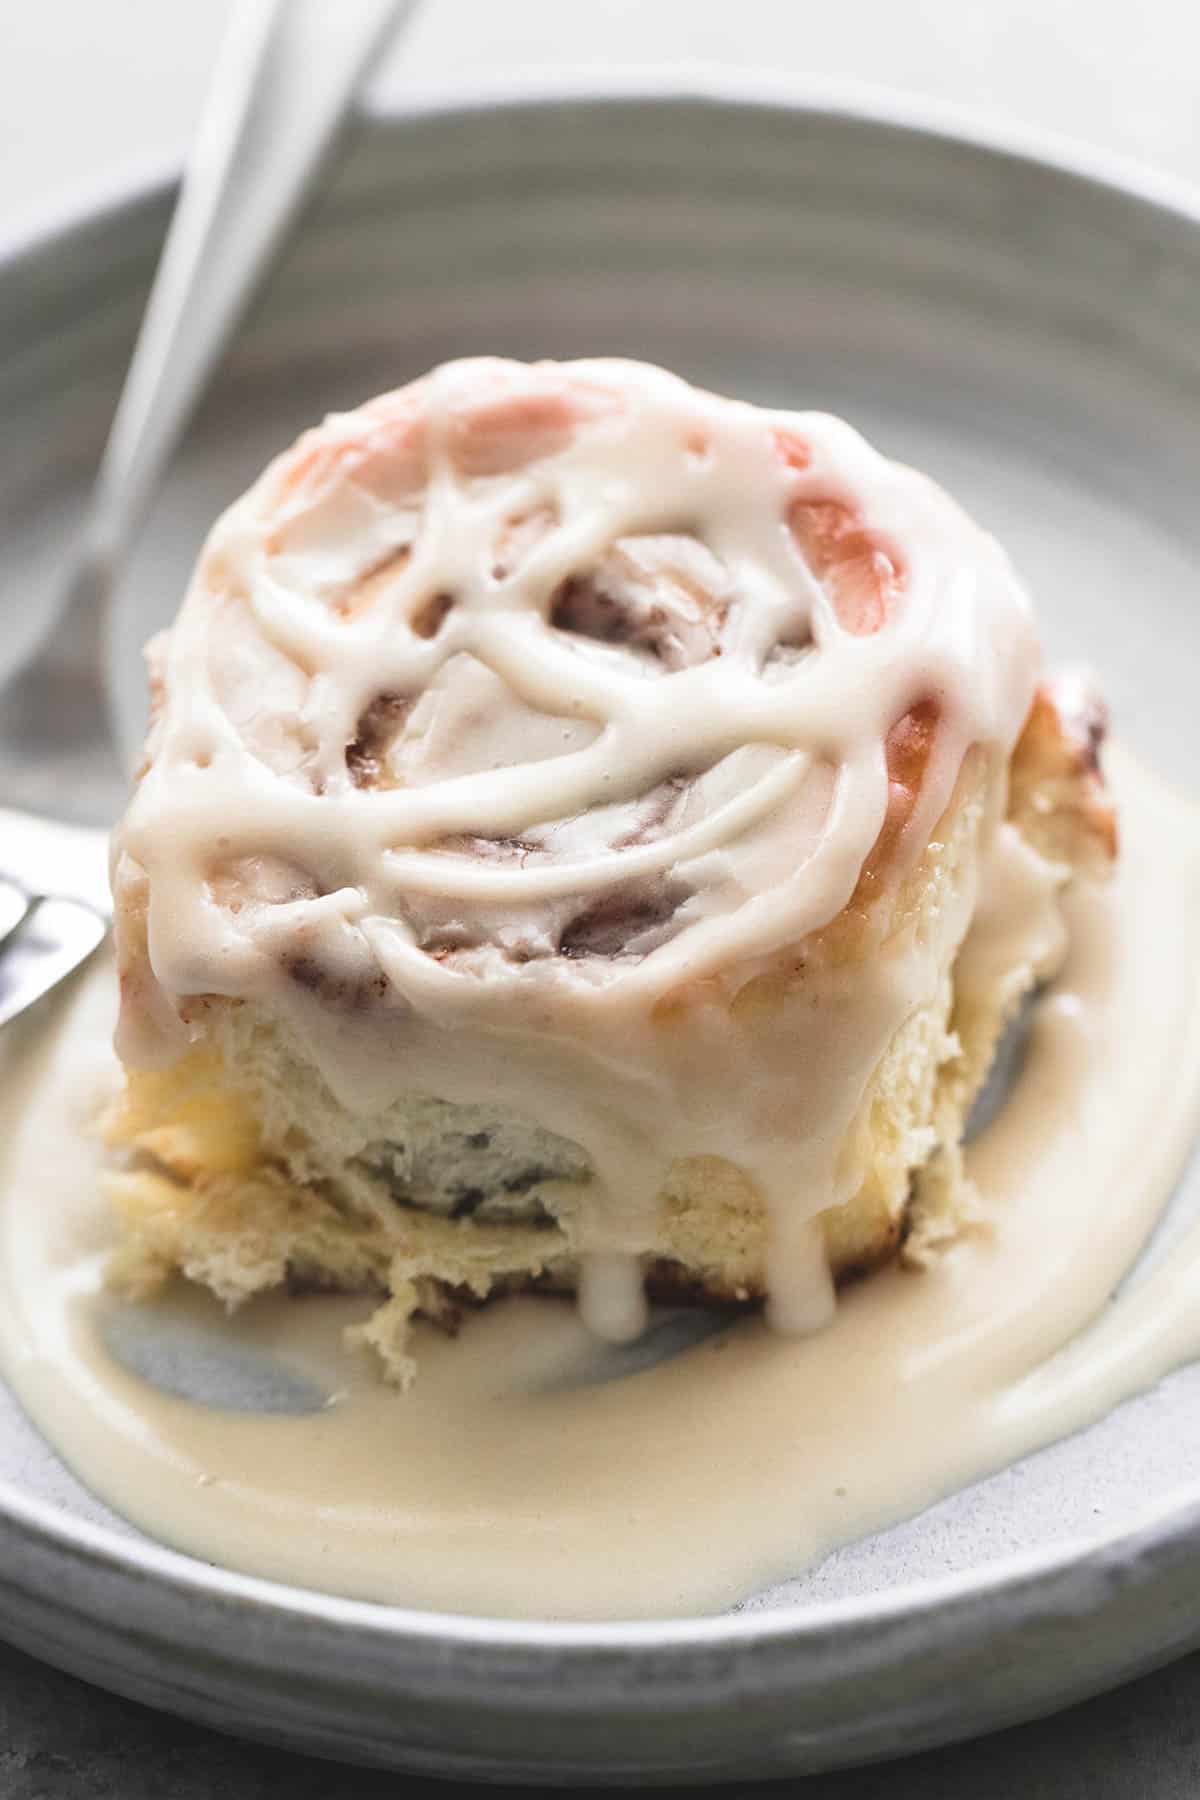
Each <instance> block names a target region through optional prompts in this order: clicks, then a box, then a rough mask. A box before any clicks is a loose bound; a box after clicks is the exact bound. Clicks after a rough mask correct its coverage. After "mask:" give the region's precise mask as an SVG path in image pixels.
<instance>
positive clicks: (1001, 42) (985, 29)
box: [0, 0, 1200, 1800]
mask: <svg viewBox="0 0 1200 1800" xmlns="http://www.w3.org/2000/svg"><path fill="white" fill-rule="evenodd" d="M228 3H229V0H169V3H168V4H163V0H104V3H103V4H100V5H97V4H96V0H38V4H37V5H36V6H17V5H15V4H13V5H9V6H6V7H0V241H2V240H3V239H4V238H5V237H6V236H7V235H9V234H10V233H11V232H14V231H19V230H20V229H21V228H22V227H23V226H25V225H26V224H29V223H32V222H34V221H36V220H37V219H39V218H42V217H44V216H45V215H46V213H47V211H48V210H49V211H57V210H59V209H60V208H62V207H63V206H69V205H70V204H71V203H72V201H73V200H74V199H75V198H76V197H77V196H78V195H79V194H80V192H87V191H92V192H94V191H96V189H97V186H99V187H101V188H103V187H105V186H111V185H112V184H113V183H114V182H116V181H119V180H120V179H121V178H122V177H123V175H125V174H126V173H127V172H131V171H135V170H138V169H141V168H144V167H146V166H147V165H148V164H159V165H161V164H162V163H164V162H167V161H170V160H172V159H175V160H177V159H178V158H179V156H180V155H181V153H182V150H183V147H184V145H185V143H186V141H187V138H188V134H189V132H190V130H191V126H192V122H193V120H194V118H195V114H196V109H197V106H198V104H199V99H200V95H201V93H202V91H203V87H204V82H205V79H206V76H207V72H208V68H209V64H210V61H211V58H212V54H213V51H214V48H215V45H216V42H217V38H218V36H219V33H220V30H221V27H222V23H223V19H224V15H225V13H226V11H227V9H228ZM342 3H343V4H353V0H342ZM1198 50H1200V9H1197V8H1195V7H1194V6H1193V5H1192V4H1190V0H1140V3H1139V5H1138V7H1137V9H1136V14H1135V15H1131V9H1130V7H1129V5H1128V0H1088V4H1087V5H1082V4H1081V3H1080V0H967V4H964V3H963V0H903V3H902V4H901V3H899V0H839V4H838V5H837V6H836V7H828V6H816V5H808V4H802V3H800V0H739V4H738V5H737V6H736V7H731V6H729V5H728V4H727V3H726V0H589V3H588V5H587V6H568V5H563V4H562V0H505V3H504V5H503V6H499V5H494V4H492V3H491V0H426V5H425V8H424V11H423V13H422V14H421V15H420V17H419V20H418V23H417V25H416V27H415V29H414V31H413V33H412V35H411V37H410V39H409V41H408V43H407V44H406V45H404V46H402V54H401V55H400V56H396V57H392V58H391V59H390V60H389V62H388V64H387V66H386V67H385V68H383V69H382V70H381V71H380V74H379V77H378V88H379V91H380V92H381V93H382V94H384V95H390V96H397V97H398V96H401V95H404V94H412V93H418V92H420V91H421V90H422V89H423V88H424V87H426V86H428V85H429V84H430V83H433V82H441V81H443V80H445V79H446V78H448V77H465V78H468V79H469V78H471V77H473V76H481V75H486V76H492V75H495V74H497V73H498V72H504V71H508V70H515V69H537V70H539V71H540V72H542V73H545V72H546V71H547V70H548V69H552V68H555V67H563V66H566V65H571V66H573V67H575V68H579V67H581V66H587V67H590V68H593V69H597V70H599V69H602V68H605V67H620V66H628V65H630V64H638V65H646V64H651V65H655V66H657V67H659V68H662V67H664V66H666V65H675V66H677V65H678V64H679V63H680V61H681V60H691V59H698V60H702V61H706V62H709V63H715V64H718V65H720V66H722V67H740V68H743V69H750V68H754V67H756V66H757V67H769V68H770V69H772V70H773V71H774V72H775V73H777V74H778V73H779V72H781V71H784V70H789V69H790V70H793V71H795V72H796V73H797V74H801V73H803V74H811V75H817V76H830V77H836V78H840V79H846V78H849V79H852V80H856V81H862V82H868V83H873V84H877V85H879V84H884V85H887V86H889V87H891V88H893V89H900V90H902V91H904V92H905V93H907V94H909V95H914V96H930V97H932V98H935V99H937V100H939V101H947V100H948V101H952V102H955V103H957V104H959V105H962V106H967V107H970V108H972V109H975V110H977V111H978V112H980V113H981V114H983V115H984V116H989V115H990V116H991V117H992V118H994V119H996V118H998V119H1001V120H1004V119H1007V120H1010V121H1012V120H1016V121H1018V122H1024V123H1026V124H1030V125H1033V126H1036V127H1038V128H1039V129H1051V130H1056V131H1060V132H1067V133H1070V134H1073V135H1075V136H1077V137H1079V138H1082V139H1085V140H1089V141H1091V142H1092V143H1094V144H1099V145H1100V146H1102V147H1104V148H1106V149H1108V150H1115V151H1119V152H1121V153H1123V154H1126V155H1132V156H1139V157H1142V158H1144V159H1145V160H1147V161H1149V162H1151V163H1153V164H1154V165H1156V166H1157V167H1159V168H1161V169H1164V170H1167V171H1170V172H1171V173H1173V174H1175V175H1179V176H1183V177H1184V178H1186V179H1190V180H1193V181H1200V106H1197V103H1196V76H1195V70H1196V67H1197V51H1198ZM97 1673H98V1674H100V1671H97ZM782 1785H783V1784H780V1786H781V1787H782ZM786 1786H787V1788H788V1791H793V1792H801V1793H803V1794H805V1795H807V1794H811V1795H813V1796H820V1797H821V1800H874V1797H875V1796H883V1795H884V1794H886V1795H887V1796H888V1800H934V1797H935V1796H936V1797H937V1800H950V1797H953V1800H957V1797H958V1796H960V1795H967V1794H970V1795H971V1796H972V1800H1000V1797H1001V1796H1003V1797H1004V1800H1011V1796H1013V1795H1014V1794H1019V1795H1020V1796H1022V1800H1042V1797H1043V1796H1045V1797H1046V1800H1084V1797H1086V1800H1108V1797H1109V1796H1113V1797H1116V1796H1120V1797H1121V1800H1128V1797H1131V1796H1134V1797H1136V1800H1175V1797H1176V1796H1179V1797H1181V1800H1182V1797H1183V1796H1188V1800H1193V1797H1194V1796H1196V1795H1197V1794H1200V1656H1196V1657H1190V1658H1187V1659H1185V1660H1184V1661H1182V1662H1179V1663H1176V1664H1174V1665H1173V1666H1171V1667H1170V1668H1167V1669H1164V1670H1162V1671H1160V1672H1159V1673H1158V1674H1156V1675H1151V1676H1148V1677H1147V1678H1145V1679H1144V1680H1142V1681H1138V1682H1135V1683H1133V1684H1131V1685H1130V1686H1128V1687H1125V1688H1122V1689H1120V1690H1118V1691H1117V1692H1116V1693H1113V1694H1111V1695H1107V1696H1104V1697H1102V1698H1100V1699H1097V1700H1094V1701H1092V1702H1089V1703H1088V1704H1087V1705H1084V1706H1080V1707H1076V1708H1074V1709H1073V1710H1072V1711H1070V1712H1067V1713H1063V1714H1060V1715H1059V1716H1058V1717H1056V1718H1054V1719H1050V1720H1044V1721H1042V1722H1040V1723H1037V1724H1032V1725H1026V1726H1021V1727H1018V1728H1015V1729H1013V1730H1011V1731H1007V1732H1002V1733H998V1734H996V1735H994V1736H992V1737H989V1738H987V1739H981V1740H978V1741H977V1742H975V1743H973V1744H967V1745H960V1746H955V1747H952V1748H950V1749H947V1750H941V1751H932V1752H928V1753H926V1754H923V1755H921V1756H917V1757H914V1758H912V1759H910V1760H908V1761H906V1762H903V1763H893V1764H889V1765H887V1766H886V1767H884V1766H881V1767H876V1768H872V1769H864V1770H859V1771H853V1772H847V1773H843V1774H837V1775H829V1776H818V1777H813V1778H811V1779H810V1780H809V1781H807V1782H795V1783H788V1784H786ZM426 1790H428V1791H430V1792H434V1793H436V1792H443V1793H444V1792H445V1791H446V1790H445V1789H444V1788H439V1787H438V1786H437V1784H434V1783H429V1782H421V1781H415V1780H413V1781H407V1780H405V1779H404V1778H403V1777H398V1776H394V1775H387V1774H378V1773H369V1772H363V1771H357V1770H344V1769H338V1768H335V1767H334V1766H332V1765H330V1764H324V1763H318V1762H313V1761H310V1760H308V1759H305V1758H301V1757H298V1756H293V1755H290V1754H287V1753H284V1752H282V1751H276V1750H270V1749H265V1748H263V1747H261V1746H257V1745H245V1744H238V1743H235V1742H233V1741H232V1740H229V1739H225V1738H222V1737H220V1736H218V1735H217V1734H216V1733H213V1732H210V1731H206V1730H203V1729H201V1728H200V1727H197V1726H190V1725H185V1724H182V1723H180V1722H179V1721H178V1720H173V1719H170V1718H167V1717H164V1716H160V1715H157V1714H155V1713H152V1712H149V1711H147V1710H146V1709H145V1708H143V1707H139V1706H136V1705H134V1704H132V1703H130V1702H126V1701H122V1700H118V1699H115V1698H114V1697H112V1696H111V1695H108V1694H105V1693H103V1692H102V1691H101V1690H99V1689H96V1688H91V1687H88V1686H85V1685H84V1684H83V1683H81V1682H79V1681H76V1680H73V1679H71V1678H70V1677H68V1676H66V1675H61V1674H59V1673H58V1672H57V1671H54V1670H50V1669H46V1668H44V1667H43V1666H41V1665H40V1664H38V1663H36V1662H34V1661H33V1660H32V1659H31V1658H29V1657H26V1656H23V1655H21V1654H20V1653H19V1652H17V1651H15V1650H11V1649H8V1648H6V1647H4V1646H3V1645H0V1800H108V1797H110V1796H111V1797H112V1800H209V1797H210V1796H213V1795H217V1794H219V1795H221V1796H222V1797H223V1800H260V1796H261V1797H265V1796H267V1795H271V1796H275V1795H276V1794H277V1793H284V1792H286V1793H287V1794H288V1796H289V1800H317V1797H318V1796H319V1797H320V1800H375V1797H376V1796H380V1797H382V1796H384V1795H388V1796H396V1795H399V1794H404V1795H412V1794H416V1793H418V1792H424V1791H426ZM492 1791H493V1792H496V1793H502V1792H513V1791H515V1790H501V1789H495V1790H492ZM704 1791H707V1792H714V1791H715V1790H704ZM724 1791H725V1792H731V1791H734V1790H728V1789H727V1790H724ZM761 1791H762V1792H764V1793H770V1792H771V1791H773V1790H772V1788H771V1787H766V1788H764V1789H762V1790H761Z"/></svg>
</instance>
